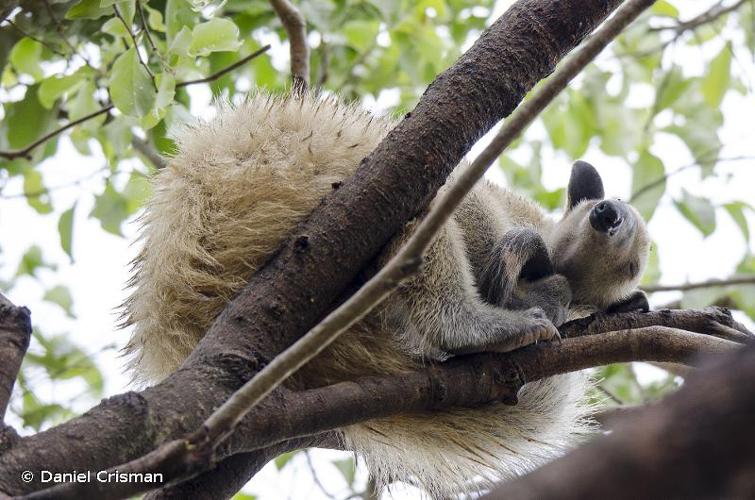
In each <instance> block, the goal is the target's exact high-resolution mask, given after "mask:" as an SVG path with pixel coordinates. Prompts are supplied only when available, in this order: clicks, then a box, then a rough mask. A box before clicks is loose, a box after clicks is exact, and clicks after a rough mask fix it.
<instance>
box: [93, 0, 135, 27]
mask: <svg viewBox="0 0 755 500" xmlns="http://www.w3.org/2000/svg"><path fill="white" fill-rule="evenodd" d="M114 6H115V7H116V8H117V9H118V13H120V15H121V17H122V18H123V20H124V21H126V24H127V25H128V26H129V29H131V24H132V23H133V21H134V14H135V13H136V0H100V7H103V8H104V7H108V8H110V9H111V10H112V9H113V7H114ZM121 24H122V23H121ZM124 28H125V26H124Z"/></svg>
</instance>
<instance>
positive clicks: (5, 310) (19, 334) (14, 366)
mask: <svg viewBox="0 0 755 500" xmlns="http://www.w3.org/2000/svg"><path fill="white" fill-rule="evenodd" d="M30 340H31V313H30V311H29V310H28V309H27V308H25V307H18V306H15V305H13V303H11V302H10V301H9V300H8V299H6V298H5V297H4V296H3V295H2V294H0V361H1V362H0V423H2V421H3V418H4V417H5V410H6V409H7V408H8V402H9V401H10V395H11V391H12V390H13V384H14V383H15V382H16V377H17V376H18V370H19V368H21V361H23V359H24V355H25V354H26V349H28V348H29V341H30ZM0 446H1V443H0ZM0 449H2V448H1V447H0Z"/></svg>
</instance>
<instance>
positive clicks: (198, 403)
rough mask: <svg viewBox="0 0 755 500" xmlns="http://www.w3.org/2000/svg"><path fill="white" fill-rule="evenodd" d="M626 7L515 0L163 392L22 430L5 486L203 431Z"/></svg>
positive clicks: (582, 0) (129, 455) (257, 279)
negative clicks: (486, 140)
mask: <svg viewBox="0 0 755 500" xmlns="http://www.w3.org/2000/svg"><path fill="white" fill-rule="evenodd" d="M618 3H619V1H618V0H608V1H605V0H568V1H563V2H551V1H549V0H520V1H519V2H518V3H516V4H515V5H514V6H513V7H512V8H511V9H510V10H509V11H508V12H507V13H506V14H504V15H503V16H502V17H501V19H499V20H498V21H497V22H496V23H494V25H493V26H491V28H490V29H489V30H487V31H486V32H485V33H483V35H482V36H481V38H480V40H479V41H478V42H477V43H476V44H475V46H474V47H472V48H471V49H470V50H469V51H468V52H467V53H466V54H465V55H464V56H463V57H462V58H461V59H460V60H459V62H458V63H457V64H455V65H454V66H453V67H451V68H450V69H449V70H448V71H446V72H445V73H444V74H442V75H441V76H440V77H439V78H438V79H437V80H436V81H435V82H434V83H433V84H432V85H431V86H430V87H429V88H428V90H427V92H426V93H425V95H424V96H423V98H422V99H421V101H420V103H419V104H418V106H417V108H416V109H415V110H414V111H413V112H412V113H409V114H408V115H407V117H406V118H405V119H404V120H403V121H402V122H401V124H400V125H399V126H398V127H397V128H396V129H395V130H394V131H393V132H391V133H390V134H389V135H388V137H387V138H386V139H385V140H384V141H383V142H382V143H381V145H380V146H378V148H377V149H376V150H375V151H374V152H373V153H372V154H370V155H369V156H368V157H367V158H366V159H365V160H363V162H362V164H361V166H360V168H359V169H358V171H357V173H356V174H355V175H354V177H353V178H351V179H349V180H348V181H346V182H345V183H344V184H343V185H342V186H341V187H340V188H339V189H337V190H335V191H334V192H333V193H331V195H330V196H328V197H327V198H326V199H325V200H324V201H323V203H322V204H321V205H320V206H319V207H318V208H317V209H316V210H315V211H314V212H313V214H312V215H311V216H310V218H309V219H308V220H307V221H305V222H304V223H302V225H301V226H300V227H299V229H298V230H297V231H295V233H294V235H293V237H292V238H291V240H289V241H288V242H287V243H285V244H284V245H283V247H282V248H281V249H280V250H279V251H278V252H277V254H276V255H275V257H274V258H273V259H271V261H270V262H269V263H268V265H267V266H265V267H264V268H263V269H262V270H260V272H258V273H257V274H256V275H255V276H254V277H253V278H252V280H251V281H250V283H249V285H248V286H247V287H246V288H245V289H244V291H243V292H242V293H241V294H240V295H239V296H238V297H237V298H236V299H235V300H234V301H233V302H232V303H231V304H230V305H229V306H228V307H227V308H226V310H225V311H224V312H223V314H221V315H220V317H219V318H218V319H217V320H216V322H215V323H214V325H213V326H212V328H211V329H210V331H209V332H208V334H207V335H206V336H205V338H204V339H203V341H202V342H201V343H200V345H199V346H198V348H197V349H196V350H195V351H194V354H193V355H192V356H191V357H190V358H189V360H188V361H187V363H185V364H184V366H183V367H182V368H181V369H180V370H179V371H177V372H176V373H175V374H173V375H172V376H171V377H169V378H168V379H167V380H166V381H164V382H163V383H161V384H160V385H158V386H156V387H154V388H150V389H147V390H145V391H142V392H139V393H136V392H131V393H126V394H122V395H119V396H115V397H113V398H110V399H108V400H106V401H104V402H103V403H102V404H100V405H99V406H97V407H95V408H93V409H92V410H91V411H89V412H88V413H86V414H85V415H83V416H81V417H79V418H76V419H73V420H72V421H70V422H67V423H65V424H63V425H60V426H58V427H56V428H53V429H50V430H48V431H46V432H43V433H40V434H38V435H35V436H31V437H29V438H25V439H23V440H22V441H21V442H19V444H18V445H17V446H16V447H15V449H14V450H13V451H12V452H9V453H6V454H5V455H4V456H2V457H0V470H1V471H3V474H2V476H0V491H12V492H24V491H30V490H32V489H34V488H37V487H39V485H38V483H28V484H27V483H23V482H22V481H21V480H20V478H19V474H20V471H22V470H24V469H25V468H26V467H27V466H29V467H37V468H38V469H39V468H47V467H49V468H51V469H52V468H53V466H55V467H59V468H62V469H65V470H71V469H80V470H87V469H102V468H106V467H108V466H112V465H115V464H118V463H122V462H126V461H129V460H131V459H133V458H136V457H138V456H141V455H143V454H145V453H147V452H148V451H150V450H152V449H153V448H155V447H156V446H157V445H158V444H160V443H162V442H164V441H166V440H168V439H171V438H176V437H179V436H182V435H185V434H187V433H189V432H191V431H192V430H194V429H195V428H197V426H198V425H199V424H200V423H201V422H202V420H203V419H204V418H205V417H206V416H207V415H208V414H209V412H210V411H211V410H212V409H213V408H214V407H216V406H217V405H218V404H219V403H220V402H222V401H224V400H225V399H227V398H228V396H229V395H230V394H231V393H232V392H233V391H234V390H235V389H236V388H238V387H239V386H240V385H241V384H242V383H243V382H245V381H246V380H248V379H249V378H250V377H251V376H253V375H254V373H255V372H256V371H257V370H258V369H259V368H260V367H261V366H263V365H264V364H265V363H267V362H268V361H269V360H270V359H272V358H273V357H274V356H275V355H276V354H278V353H279V352H280V351H281V350H282V349H284V348H285V347H287V346H288V345H290V344H291V343H292V342H293V341H294V340H295V339H296V338H298V337H299V336H301V335H302V334H303V333H305V332H306V331H307V330H309V329H310V328H311V327H312V326H313V325H314V324H315V323H316V322H317V320H318V319H319V318H320V317H322V315H323V313H324V312H326V311H327V310H328V309H329V308H330V307H331V306H332V304H333V302H334V301H335V300H336V299H337V297H339V295H340V294H341V293H342V292H343V290H344V289H345V288H346V287H347V286H348V285H349V284H350V283H351V282H353V280H354V278H355V277H356V275H357V273H358V272H359V271H360V269H361V268H362V267H363V266H364V265H365V264H366V263H368V262H369V260H370V259H371V258H372V257H374V255H375V254H376V253H377V252H378V251H379V250H380V248H381V247H382V246H383V245H384V244H385V243H386V242H387V241H388V240H389V238H390V237H391V236H392V235H393V234H394V233H395V232H396V231H397V230H398V229H399V228H400V227H401V226H402V225H403V224H404V223H405V222H406V221H407V220H409V219H410V218H411V217H413V216H414V215H415V214H417V213H418V212H419V211H420V210H422V209H423V208H424V207H426V206H427V204H428V203H429V201H430V199H431V198H432V196H433V195H434V193H435V192H436V191H437V189H438V187H440V185H442V184H443V182H444V181H445V179H446V177H447V175H448V174H449V172H450V171H451V169H452V168H453V167H454V166H455V165H456V164H457V163H458V161H459V160H460V159H461V157H462V156H463V154H464V153H465V152H466V151H467V150H468V149H469V148H470V147H471V145H472V144H473V143H474V142H475V140H476V139H478V138H479V137H480V136H481V135H482V134H484V133H485V132H486V131H487V130H489V129H490V127H492V126H493V125H494V124H495V123H496V121H498V120H499V119H501V118H502V117H504V116H506V115H508V114H509V113H510V112H511V111H512V110H513V109H514V107H515V106H516V105H517V104H518V103H519V101H520V100H521V99H522V97H523V96H524V94H525V93H526V92H527V91H528V90H529V89H530V88H532V86H533V85H534V84H535V83H536V82H537V81H538V80H539V79H541V78H543V77H544V76H547V75H548V74H549V73H550V72H551V71H552V69H553V67H554V66H555V64H556V62H557V61H558V60H559V59H560V58H561V57H562V56H563V55H564V54H565V53H566V52H567V51H568V50H570V49H571V48H573V47H574V46H575V45H576V44H577V43H578V42H579V41H580V40H581V39H582V38H583V37H584V36H585V35H586V34H587V33H589V32H590V31H591V30H592V29H593V28H594V27H595V26H596V25H597V24H598V23H599V22H600V21H602V20H603V19H604V18H605V17H606V15H607V14H608V13H609V12H610V11H611V10H612V9H613V8H614V7H615V6H616V5H617V4H618ZM94 429H96V432H95V431H93V430H94Z"/></svg>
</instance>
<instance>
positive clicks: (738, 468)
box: [484, 346, 755, 500]
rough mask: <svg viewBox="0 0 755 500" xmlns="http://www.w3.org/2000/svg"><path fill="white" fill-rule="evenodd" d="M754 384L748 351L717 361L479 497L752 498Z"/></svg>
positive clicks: (754, 361)
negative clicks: (603, 431) (595, 435)
mask: <svg viewBox="0 0 755 500" xmlns="http://www.w3.org/2000/svg"><path fill="white" fill-rule="evenodd" d="M754 378H755V346H748V347H746V348H745V349H741V350H738V351H736V352H732V353H730V354H728V355H726V356H722V357H720V358H718V359H716V360H715V364H712V365H711V366H709V367H708V368H707V369H704V370H699V371H698V372H697V373H694V374H692V375H691V376H690V377H689V378H688V379H687V380H686V382H685V384H684V386H683V387H682V388H681V389H680V390H679V391H678V392H676V393H675V394H672V395H671V396H669V397H668V398H666V399H665V400H664V401H663V402H662V403H660V404H655V405H651V406H649V407H646V408H643V409H638V410H636V412H635V411H633V412H632V413H633V415H632V418H628V419H626V420H624V421H622V422H618V423H617V425H615V426H614V429H613V432H612V433H611V434H609V435H606V436H603V437H601V438H599V439H597V440H594V441H592V442H591V443H590V444H588V445H587V446H584V447H582V448H579V449H577V450H575V451H573V452H572V453H570V454H568V455H566V456H565V457H563V458H560V459H558V460H556V461H555V462H552V463H550V464H548V465H546V466H544V467H542V468H540V469H538V470H536V471H535V472H533V473H531V474H529V475H527V476H524V477H522V478H520V479H516V480H514V481H509V482H506V483H503V484H501V486H500V487H498V488H497V489H496V490H494V491H493V492H492V493H491V494H490V495H488V496H486V497H484V498H486V499H498V498H501V499H503V498H505V499H506V500H525V499H533V500H534V499H538V500H548V499H558V500H572V499H574V500H577V499H582V498H611V499H616V500H623V499H627V500H629V499H636V498H642V499H648V500H655V499H658V500H660V499H666V498H753V497H755V482H753V471H755V432H753V431H752V422H753V420H754V419H755V384H752V383H750V382H751V381H752V380H753V379H754ZM565 485H568V487H565Z"/></svg>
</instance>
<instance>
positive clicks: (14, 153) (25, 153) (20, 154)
mask: <svg viewBox="0 0 755 500" xmlns="http://www.w3.org/2000/svg"><path fill="white" fill-rule="evenodd" d="M269 48H270V45H265V46H264V47H262V48H261V49H259V50H257V51H255V52H253V53H251V54H249V55H248V56H246V57H244V58H243V59H241V60H239V61H237V62H235V63H233V64H231V65H230V66H228V67H226V68H223V69H221V70H220V71H217V72H216V73H213V74H212V75H210V76H208V77H205V78H200V79H198V80H189V81H186V82H179V83H177V84H176V88H180V87H187V86H189V85H195V84H197V83H206V82H211V81H213V80H215V79H217V78H220V77H221V76H223V75H224V74H226V73H228V72H229V71H233V70H234V69H236V68H238V67H239V66H241V65H242V64H244V63H246V62H247V61H249V60H250V59H253V58H255V57H257V56H259V55H260V54H263V53H265V52H267V50H268V49H269ZM111 109H113V105H112V104H109V105H107V106H105V107H104V108H101V109H98V110H97V111H94V112H92V113H89V114H88V115H85V116H82V117H81V118H79V119H77V120H74V121H72V122H69V123H66V124H65V125H63V126H62V127H60V128H57V129H55V130H53V131H52V132H50V133H48V134H45V135H43V136H42V137H40V138H39V139H37V140H36V141H34V142H32V143H31V144H29V145H28V146H26V147H25V148H22V149H15V150H10V151H0V158H7V159H8V160H13V159H15V158H28V159H30V153H31V152H32V151H33V150H34V149H36V148H37V147H38V146H40V145H42V144H44V143H45V142H47V141H49V140H50V139H52V138H53V137H55V136H56V135H59V134H62V133H63V132H65V131H66V130H68V129H69V128H71V127H75V126H76V125H79V124H81V123H84V122H86V121H88V120H91V119H92V118H96V117H98V116H100V115H101V114H104V113H107V112H108V111H110V110H111Z"/></svg>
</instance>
